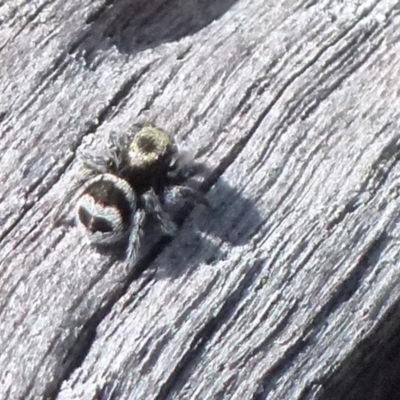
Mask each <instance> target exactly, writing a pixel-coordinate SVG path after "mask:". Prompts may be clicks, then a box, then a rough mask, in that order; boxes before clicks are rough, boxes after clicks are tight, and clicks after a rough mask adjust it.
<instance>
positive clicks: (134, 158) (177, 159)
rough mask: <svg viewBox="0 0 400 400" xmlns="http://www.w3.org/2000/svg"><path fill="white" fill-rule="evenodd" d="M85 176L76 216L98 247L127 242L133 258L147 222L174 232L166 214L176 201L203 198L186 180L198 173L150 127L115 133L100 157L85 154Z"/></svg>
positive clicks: (171, 143) (168, 139)
mask: <svg viewBox="0 0 400 400" xmlns="http://www.w3.org/2000/svg"><path fill="white" fill-rule="evenodd" d="M83 163H84V166H85V168H86V172H85V176H87V177H88V178H87V179H86V180H85V182H84V184H83V186H82V188H81V190H80V192H79V194H78V197H77V202H76V207H75V218H76V221H77V225H78V226H79V227H80V228H81V229H82V230H83V231H84V232H85V234H86V235H87V237H88V239H89V241H90V242H91V243H93V244H96V245H110V244H117V243H121V242H126V244H127V258H128V259H129V262H132V261H133V260H134V259H135V256H136V253H137V250H138V246H139V243H140V239H141V237H142V236H143V233H144V229H145V225H147V223H148V222H149V223H151V222H152V223H153V224H154V223H156V224H157V225H158V227H159V228H160V230H161V231H162V232H163V233H164V234H167V235H172V234H173V233H174V232H175V230H176V225H175V223H174V222H173V220H172V218H171V216H170V215H169V213H168V211H167V210H168V209H169V206H170V205H171V203H175V202H181V201H184V202H189V203H192V204H194V203H196V202H201V203H203V204H207V201H206V200H205V199H204V197H203V195H202V194H201V193H200V192H199V191H198V190H196V189H194V188H193V187H191V186H190V185H188V180H189V179H190V178H192V177H193V175H195V174H196V172H197V168H196V167H195V166H196V163H195V162H193V160H189V159H188V157H187V154H186V153H185V152H184V151H182V150H181V149H180V148H179V147H178V146H177V144H176V143H175V140H174V139H173V138H172V137H171V136H169V135H168V134H167V133H165V132H163V131H162V130H160V129H158V128H155V127H153V126H145V127H142V128H134V129H133V130H132V131H131V132H129V133H127V134H122V135H115V134H114V135H113V136H112V137H111V140H110V145H109V148H108V149H107V151H106V153H105V154H104V155H102V156H91V155H89V156H85V157H84V160H83Z"/></svg>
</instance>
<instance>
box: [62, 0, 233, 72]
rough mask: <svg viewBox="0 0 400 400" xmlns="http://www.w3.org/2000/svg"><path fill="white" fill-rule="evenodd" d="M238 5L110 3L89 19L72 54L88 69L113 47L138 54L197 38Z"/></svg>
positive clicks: (180, 0)
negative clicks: (98, 55) (198, 34)
mask: <svg viewBox="0 0 400 400" xmlns="http://www.w3.org/2000/svg"><path fill="white" fill-rule="evenodd" d="M236 1H237V0H150V1H149V0H107V1H106V2H105V4H104V5H103V6H101V7H100V8H99V9H97V10H95V11H94V12H93V13H92V14H90V15H89V16H88V17H87V19H86V24H87V29H86V30H85V33H84V34H83V36H82V37H81V38H80V39H79V40H78V41H77V43H76V45H75V46H74V48H73V49H71V51H70V52H71V53H73V52H75V51H78V54H80V55H82V56H83V57H84V58H85V61H86V65H89V66H90V65H91V64H92V62H93V60H94V58H95V56H96V54H98V53H99V52H101V51H102V50H104V49H107V48H110V47H112V46H115V47H116V48H117V49H118V50H119V52H120V53H123V54H128V55H129V54H136V53H138V52H140V51H143V50H146V49H151V48H155V47H157V46H159V45H160V44H162V43H167V42H174V41H177V40H179V39H181V38H183V37H186V36H191V35H193V34H195V33H196V32H198V31H199V30H201V29H202V28H204V27H206V26H207V25H209V24H210V23H211V22H213V21H214V20H216V19H219V18H221V16H222V15H223V14H224V13H225V12H226V11H227V10H229V9H230V8H231V7H232V5H233V4H234V3H236Z"/></svg>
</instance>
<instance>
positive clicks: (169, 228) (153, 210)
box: [142, 189, 176, 236]
mask: <svg viewBox="0 0 400 400" xmlns="http://www.w3.org/2000/svg"><path fill="white" fill-rule="evenodd" d="M142 203H143V204H142V206H143V209H144V210H145V211H146V212H147V213H148V214H150V215H153V216H154V217H155V218H156V219H157V221H158V223H159V224H160V227H161V230H162V231H163V233H165V234H166V235H168V236H173V235H174V234H175V232H176V225H175V223H174V222H173V221H172V219H171V217H170V215H169V214H168V213H167V212H166V211H165V210H164V209H163V207H162V205H161V203H160V199H159V198H158V197H157V195H156V194H155V192H154V190H153V189H150V190H148V191H147V192H145V193H144V194H143V195H142Z"/></svg>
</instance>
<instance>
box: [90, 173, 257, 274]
mask: <svg viewBox="0 0 400 400" xmlns="http://www.w3.org/2000/svg"><path fill="white" fill-rule="evenodd" d="M207 197H208V200H209V201H210V207H207V206H204V205H202V204H196V205H194V206H193V205H187V204H186V205H180V206H179V205H178V206H177V208H176V210H175V211H174V213H173V214H171V216H172V218H173V220H174V222H175V223H176V224H177V227H178V231H177V233H176V235H175V236H174V237H171V236H164V235H162V234H161V232H160V231H159V229H157V225H156V224H148V225H146V226H145V227H144V229H143V232H142V239H141V243H140V246H139V252H138V254H137V257H136V259H135V260H134V261H133V263H132V264H131V265H130V264H129V262H128V260H126V248H127V242H123V243H121V244H119V245H113V246H112V247H110V246H96V250H97V251H99V252H100V253H102V254H104V255H106V256H108V257H111V258H112V259H113V260H114V261H119V262H122V263H123V264H125V268H126V271H125V272H126V274H127V279H128V281H132V280H134V279H136V278H137V277H139V276H140V275H141V274H142V273H143V272H144V271H145V270H147V269H151V268H153V266H154V265H155V266H156V268H157V275H158V276H161V277H164V278H174V277H175V278H176V277H177V276H179V275H181V274H183V273H184V272H185V271H187V269H188V268H194V267H195V266H196V265H199V264H207V265H209V266H211V267H212V266H213V265H216V264H217V263H218V262H220V261H223V260H225V259H226V258H227V257H228V254H227V250H226V249H227V248H231V247H235V246H242V245H245V244H246V243H247V242H249V241H250V240H251V238H252V236H253V235H254V233H255V232H256V231H257V229H258V227H259V225H260V222H261V217H260V214H259V213H258V211H257V209H256V207H255V206H254V204H253V202H252V201H251V199H248V198H245V197H243V195H242V194H241V193H240V192H238V191H237V190H236V189H235V188H234V187H232V186H230V185H229V184H228V183H227V182H225V181H223V180H222V179H219V180H218V183H217V184H216V185H215V186H214V187H213V189H212V190H211V191H210V193H209V195H208V196H207ZM226 245H227V246H226ZM162 254H163V255H162ZM161 255H162V259H160V260H157V261H156V259H157V258H159V256H161ZM188 262H190V266H189V265H188ZM160 266H161V267H160Z"/></svg>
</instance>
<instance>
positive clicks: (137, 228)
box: [126, 209, 146, 267]
mask: <svg viewBox="0 0 400 400" xmlns="http://www.w3.org/2000/svg"><path fill="white" fill-rule="evenodd" d="M145 216H146V213H145V211H144V210H140V209H138V210H136V212H135V215H134V217H133V221H132V228H131V231H130V233H129V237H128V245H127V248H126V260H127V262H128V267H132V266H133V263H134V262H135V260H136V259H137V256H138V254H139V247H140V241H141V239H142V236H143V233H142V232H143V225H144V222H145Z"/></svg>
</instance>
